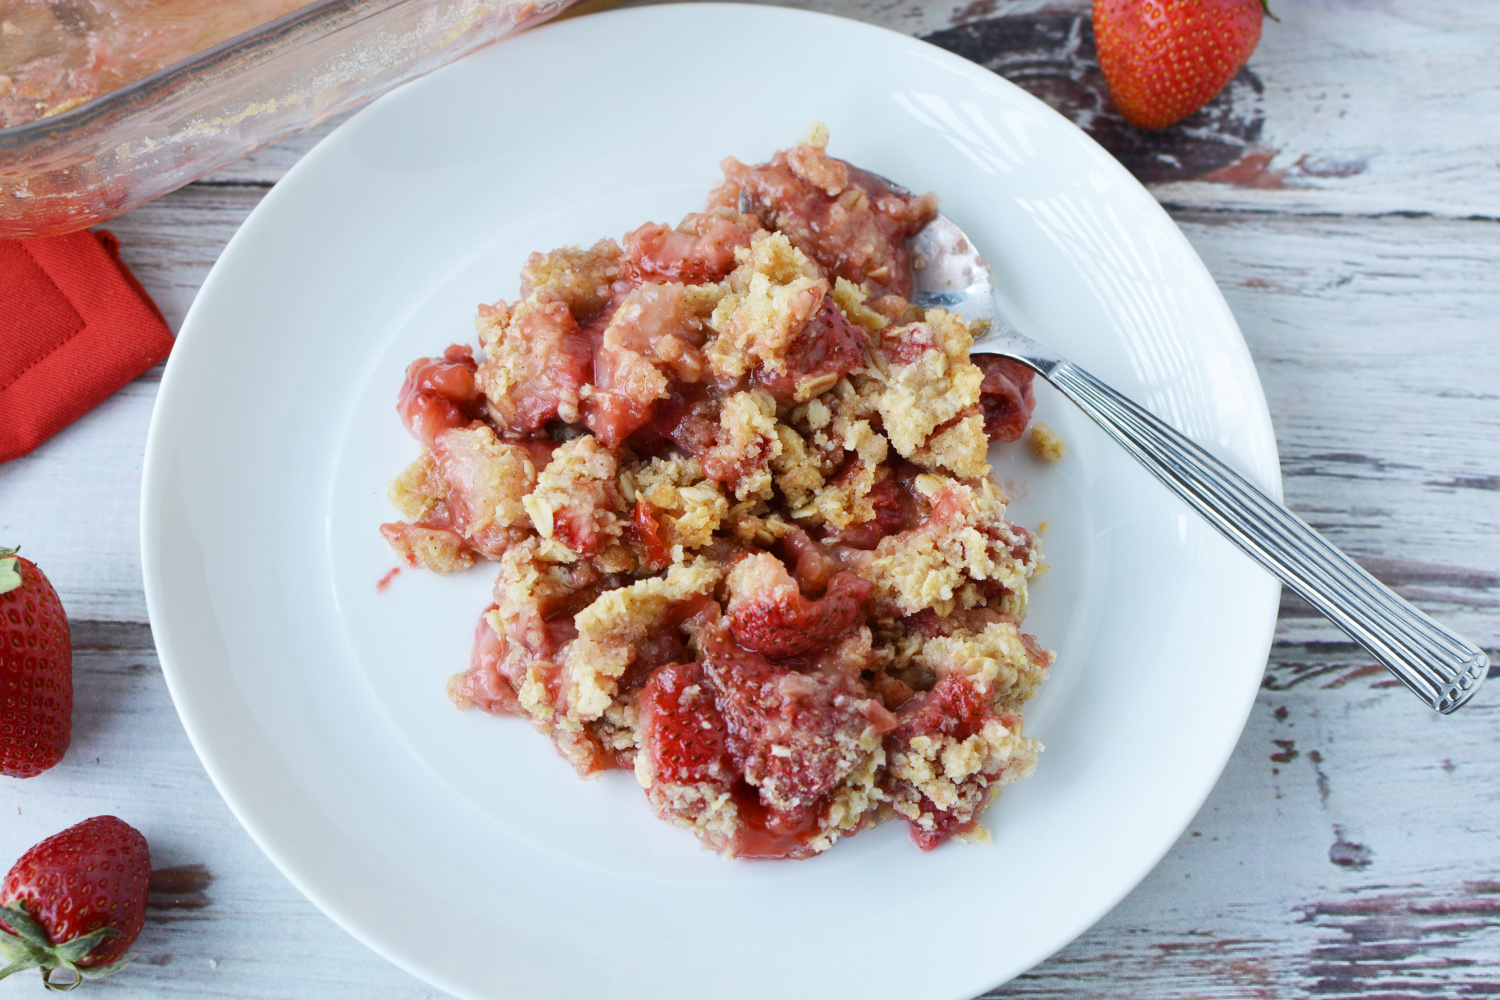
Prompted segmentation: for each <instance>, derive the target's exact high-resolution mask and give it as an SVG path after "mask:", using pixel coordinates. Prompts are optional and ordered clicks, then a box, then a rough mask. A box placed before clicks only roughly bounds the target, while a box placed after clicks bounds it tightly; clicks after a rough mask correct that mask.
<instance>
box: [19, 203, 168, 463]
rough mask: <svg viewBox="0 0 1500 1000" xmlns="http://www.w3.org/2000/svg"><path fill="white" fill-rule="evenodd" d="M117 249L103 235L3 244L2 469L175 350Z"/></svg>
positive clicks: (110, 237)
mask: <svg viewBox="0 0 1500 1000" xmlns="http://www.w3.org/2000/svg"><path fill="white" fill-rule="evenodd" d="M119 250H120V243H119V241H118V240H116V239H115V238H114V236H113V235H111V234H109V233H107V232H102V231H100V232H90V231H87V230H85V231H83V232H78V233H69V234H68V235H67V236H50V237H47V238H45V239H39V240H4V241H0V462H8V461H10V460H11V459H13V458H19V457H20V456H21V455H24V454H26V453H27V452H29V451H31V450H32V449H33V448H35V447H36V446H37V445H39V444H41V443H42V442H43V441H45V440H47V439H48V438H49V437H51V436H52V435H54V434H56V433H57V432H58V431H60V430H62V429H63V428H64V427H66V426H68V424H71V423H72V422H73V421H75V420H77V419H78V418H79V417H81V416H83V415H84V414H85V413H87V412H88V411H89V410H91V409H93V408H94V407H95V406H98V405H99V404H100V403H101V402H103V401H104V400H105V399H106V398H107V397H108V396H109V395H110V394H111V393H113V392H114V391H115V390H116V389H118V388H120V386H122V385H124V384H125V383H126V382H129V381H130V380H131V379H133V378H135V377H136V376H137V375H139V374H141V372H143V371H145V370H146V369H147V368H150V367H151V366H152V365H154V364H156V363H158V362H159V361H161V360H162V359H164V358H165V357H166V356H167V352H168V351H170V350H171V349H172V333H171V331H170V330H168V329H167V324H166V321H165V320H163V319H162V316H161V311H160V310H159V309H157V308H156V303H154V302H152V301H151V296H149V295H147V294H146V290H145V289H144V288H142V287H141V283H140V282H139V281H136V280H135V275H133V274H131V273H130V271H129V270H128V269H127V268H126V267H125V265H124V264H122V263H120V252H119Z"/></svg>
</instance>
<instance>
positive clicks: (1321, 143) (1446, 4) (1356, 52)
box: [210, 0, 1500, 218]
mask: <svg viewBox="0 0 1500 1000" xmlns="http://www.w3.org/2000/svg"><path fill="white" fill-rule="evenodd" d="M757 2H762V3H771V2H773V0H757ZM636 5H639V4H638V3H636V4H627V5H625V6H636ZM795 6H801V7H807V8H810V9H814V10H820V11H825V12H828V13H834V14H840V15H843V16H848V17H853V18H857V19H859V20H864V21H869V22H871V23H874V24H879V25H882V26H884V27H888V28H892V29H894V30H896V31H901V32H904V33H907V34H912V35H918V36H922V37H925V38H927V39H928V40H929V41H932V42H934V43H936V44H938V45H941V46H943V47H945V48H948V49H951V50H952V51H955V52H958V53H959V54H961V55H963V56H965V57H967V58H969V59H972V60H974V61H975V62H978V63H981V64H983V65H985V66H988V67H989V68H991V69H993V70H995V71H996V72H999V73H1000V74H1002V75H1003V76H1006V77H1007V78H1009V79H1011V80H1012V81H1014V82H1016V83H1018V84H1020V85H1021V86H1023V87H1025V88H1027V89H1028V90H1030V91H1032V92H1033V93H1035V94H1036V95H1037V96H1039V97H1041V98H1042V99H1043V100H1045V101H1047V102H1048V103H1050V104H1051V105H1053V106H1054V107H1055V108H1057V109H1058V110H1059V111H1061V112H1062V113H1063V114H1064V115H1066V116H1067V117H1069V118H1070V119H1072V120H1073V121H1074V122H1075V123H1077V124H1078V125H1079V126H1081V127H1082V128H1084V129H1085V130H1086V131H1088V132H1089V133H1090V134H1092V135H1093V136H1094V137H1095V138H1096V139H1098V140H1099V141H1100V142H1101V143H1102V144H1103V145H1104V146H1105V147H1106V148H1107V149H1109V150H1110V151H1111V152H1113V153H1114V154H1115V155H1116V156H1118V157H1119V158H1120V159H1121V160H1122V161H1123V162H1125V164H1126V165H1127V166H1129V167H1130V168H1131V169H1132V170H1133V171H1135V173H1136V174H1137V176H1139V177H1141V179H1142V180H1144V181H1146V182H1147V183H1148V184H1150V185H1152V186H1153V190H1154V192H1155V194H1156V195H1157V197H1158V198H1160V199H1161V200H1162V201H1163V202H1165V203H1167V204H1169V205H1173V206H1176V207H1181V208H1234V209H1242V210H1252V211H1267V210H1273V211H1293V212H1304V213H1343V214H1362V215H1378V214H1387V213H1395V212H1406V213H1413V212H1415V213H1430V214H1434V215H1441V216H1449V217H1460V218H1463V217H1484V218H1495V217H1497V213H1500V200H1497V199H1496V197H1495V194H1496V177H1495V163H1496V162H1497V160H1500V74H1497V73H1495V72H1494V55H1493V54H1494V52H1495V51H1496V49H1497V48H1500V8H1497V7H1496V6H1494V5H1492V4H1476V3H1472V2H1470V0H1404V2H1399V3H1387V4H1381V5H1375V6H1372V5H1369V4H1357V3H1348V2H1343V3H1321V4H1306V3H1303V4H1299V3H1288V4H1284V5H1278V6H1277V7H1276V8H1275V10H1276V13H1277V16H1278V17H1280V18H1281V20H1280V22H1279V23H1276V22H1267V23H1266V26H1265V30H1264V33H1263V36H1262V41H1261V44H1260V47H1259V48H1258V49H1257V50H1256V53H1255V55H1254V56H1253V57H1252V58H1251V60H1250V64H1249V66H1248V67H1247V69H1246V70H1244V71H1243V72H1242V73H1241V74H1240V76H1239V77H1238V78H1236V80H1235V81H1234V83H1233V84H1231V86H1230V87H1229V89H1228V90H1227V91H1226V92H1225V93H1224V94H1223V95H1221V96H1220V97H1219V98H1217V99H1216V100H1215V101H1213V102H1211V103H1210V105H1209V107H1208V108H1206V109H1204V110H1203V111H1201V112H1199V113H1198V114H1195V115H1193V116H1192V117H1191V118H1189V119H1188V120H1187V121H1185V122H1183V123H1181V124H1179V125H1175V126H1172V127H1171V128H1168V129H1164V130H1162V131H1160V132H1155V133H1147V132H1142V131H1140V130H1138V129H1135V128H1133V127H1132V126H1130V125H1128V124H1126V123H1125V122H1124V121H1123V120H1122V119H1121V118H1120V117H1119V116H1118V114H1116V113H1115V111H1114V110H1113V108H1112V106H1111V104H1110V102H1109V99H1108V96H1107V91H1106V89H1105V87H1104V83H1103V79H1102V77H1101V75H1100V73H1099V70H1098V64H1097V61H1096V58H1095V56H1094V49H1093V33H1092V29H1091V27H1090V25H1089V17H1088V12H1089V7H1090V4H1089V0H971V2H968V3H963V4H955V3H951V2H949V3H928V2H924V0H812V2H804V3H799V4H796V5H795ZM500 44H504V43H503V42H502V43H500ZM832 124H835V125H836V123H832ZM330 128H331V125H330V124H324V125H320V126H318V127H317V128H315V129H313V130H312V131H311V132H310V133H308V134H304V135H302V136H297V137H295V138H293V139H289V140H286V141H285V142H283V143H281V144H278V145H276V146H272V147H268V148H267V149H264V150H261V151H259V152H257V153H255V154H254V155H253V156H251V157H250V158H249V159H247V160H245V161H242V162H241V163H238V164H235V165H234V166H232V167H229V168H226V169H225V170H222V171H220V172H219V173H217V174H215V175H213V176H212V177H211V178H210V180H212V181H214V182H216V183H247V182H266V183H269V182H272V181H275V180H276V179H277V178H279V177H280V176H281V174H282V173H284V172H285V171H286V169H287V168H288V167H290V166H291V164H292V163H294V162H296V160H297V159H298V158H299V157H300V156H301V155H302V153H303V152H305V151H306V150H307V149H310V148H311V147H312V145H313V144H314V143H315V141H316V140H317V139H318V138H321V136H323V135H325V134H327V132H328V131H329V129H330Z"/></svg>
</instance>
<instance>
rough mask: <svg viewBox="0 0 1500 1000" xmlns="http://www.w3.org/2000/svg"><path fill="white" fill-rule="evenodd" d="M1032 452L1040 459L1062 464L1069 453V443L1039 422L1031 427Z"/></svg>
mask: <svg viewBox="0 0 1500 1000" xmlns="http://www.w3.org/2000/svg"><path fill="white" fill-rule="evenodd" d="M1031 450H1032V451H1034V452H1036V454H1037V457H1038V458H1045V459H1046V460H1047V461H1049V462H1060V461H1062V457H1063V456H1064V455H1066V454H1067V453H1068V442H1066V441H1064V440H1063V439H1062V436H1061V435H1060V434H1058V433H1057V432H1056V431H1054V430H1053V429H1052V428H1050V427H1048V426H1047V425H1046V424H1044V423H1042V422H1041V421H1040V420H1038V421H1037V422H1036V423H1034V424H1032V425H1031Z"/></svg>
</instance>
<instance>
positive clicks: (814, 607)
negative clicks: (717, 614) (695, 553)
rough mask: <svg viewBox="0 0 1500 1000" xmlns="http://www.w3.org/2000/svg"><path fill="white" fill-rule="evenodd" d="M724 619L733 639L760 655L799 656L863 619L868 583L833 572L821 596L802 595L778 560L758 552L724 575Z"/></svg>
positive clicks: (842, 634)
mask: <svg viewBox="0 0 1500 1000" xmlns="http://www.w3.org/2000/svg"><path fill="white" fill-rule="evenodd" d="M729 590H730V595H731V596H730V599H729V608H728V610H729V621H730V629H731V631H732V632H733V633H734V638H735V640H736V641H737V642H738V643H739V644H740V645H742V646H744V647H746V648H747V649H752V650H755V651H756V652H758V653H762V654H764V655H766V656H776V657H785V656H801V655H804V654H807V653H811V652H813V651H815V650H817V649H820V648H822V647H823V646H826V645H827V644H828V643H830V642H833V641H835V640H837V639H840V638H842V637H843V636H845V635H848V634H849V633H850V632H852V631H853V630H854V629H855V628H857V627H858V626H859V625H861V624H863V622H864V602H865V598H867V597H869V595H870V583H869V581H868V580H863V579H861V578H860V577H857V576H855V575H854V574H852V573H835V574H834V575H833V576H832V578H830V579H829V581H828V589H827V590H826V591H825V592H824V595H823V597H822V598H821V599H818V600H808V599H807V598H805V597H803V596H802V592H801V591H800V590H799V589H798V588H797V584H796V581H794V580H793V579H792V578H791V575H790V574H788V573H787V571H786V567H784V566H782V565H781V562H780V560H778V559H777V558H776V557H775V556H772V555H770V554H768V553H760V554H757V555H754V556H751V557H750V558H748V559H744V560H741V561H740V562H739V564H737V565H736V566H735V568H734V570H732V571H731V572H730V575H729Z"/></svg>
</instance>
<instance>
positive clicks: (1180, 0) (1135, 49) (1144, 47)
mask: <svg viewBox="0 0 1500 1000" xmlns="http://www.w3.org/2000/svg"><path fill="white" fill-rule="evenodd" d="M1266 13H1268V9H1267V8H1266V6H1265V0H1094V46H1095V48H1096V49H1097V51H1098V53H1099V68H1100V69H1101V70H1102V71H1103V72H1104V81H1105V82H1106V83H1108V84H1109V92H1110V95H1111V96H1112V97H1113V98H1114V99H1115V105H1116V106H1117V107H1118V108H1119V109H1120V114H1122V115H1124V116H1125V120H1126V121H1128V122H1130V123H1131V124H1132V125H1138V126H1140V127H1141V128H1163V127H1165V126H1167V125H1171V124H1172V123H1173V122H1177V121H1181V120H1182V119H1184V118H1186V117H1187V116H1188V115H1190V114H1192V113H1193V112H1194V111H1197V110H1198V109H1199V108H1201V107H1203V105H1205V104H1207V103H1208V102H1209V100H1210V99H1212V98H1213V96H1214V95H1215V94H1217V93H1218V92H1219V91H1221V90H1223V89H1224V85H1225V84H1226V83H1228V82H1229V81H1230V79H1231V78H1233V76H1234V75H1235V74H1236V73H1238V72H1239V71H1240V67H1241V66H1243V65H1245V60H1246V59H1249V58H1250V53H1252V52H1254V51H1255V46H1256V43H1257V42H1259V41H1260V26H1261V18H1262V17H1263V16H1264V15H1265V14H1266Z"/></svg>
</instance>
